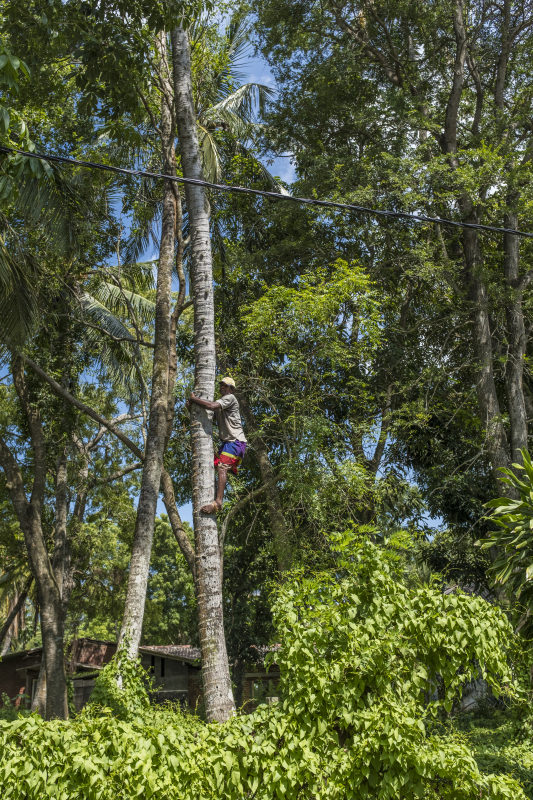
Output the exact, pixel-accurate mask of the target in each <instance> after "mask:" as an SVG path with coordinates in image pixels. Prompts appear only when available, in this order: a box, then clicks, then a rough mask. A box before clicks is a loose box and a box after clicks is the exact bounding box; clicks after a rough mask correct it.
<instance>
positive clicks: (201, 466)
mask: <svg viewBox="0 0 533 800" xmlns="http://www.w3.org/2000/svg"><path fill="white" fill-rule="evenodd" d="M171 39H172V64H173V75H174V93H175V103H176V127H177V133H178V138H179V143H180V155H181V164H182V168H183V174H184V176H185V177H186V178H193V179H195V180H203V172H202V164H201V157H200V148H199V146H198V133H197V128H196V114H195V109H194V103H193V95H192V76H191V61H190V52H189V39H188V36H187V32H186V31H185V30H184V29H183V28H174V29H173V31H172V33H171ZM185 191H186V197H187V209H188V212H189V220H190V226H191V262H192V269H191V278H192V291H193V297H194V367H195V370H194V388H195V392H196V394H197V395H198V396H199V397H203V398H205V399H207V400H212V399H213V398H214V392H215V370H216V350H215V307H214V296H213V266H212V257H211V240H210V229H209V205H208V201H207V197H206V194H205V190H204V188H203V187H201V186H194V185H192V184H186V188H185ZM212 425H213V423H212V419H210V418H209V417H208V414H207V412H206V410H205V409H203V408H201V407H199V406H197V405H196V404H195V405H194V406H193V409H192V421H191V434H192V461H193V463H192V486H193V493H192V500H193V519H194V536H195V541H196V582H197V598H198V613H199V631H200V645H201V648H202V675H203V682H204V694H205V704H206V713H207V718H208V720H209V721H216V722H224V721H225V720H226V719H227V718H228V717H229V715H230V714H231V712H232V711H233V710H234V709H235V703H234V700H233V691H232V688H231V679H230V674H229V665H228V656H227V651H226V641H225V638H224V620H223V603H222V567H221V554H220V548H219V542H218V528H217V523H216V518H215V515H208V514H203V513H202V512H201V511H200V509H201V508H202V506H204V505H206V504H207V503H210V502H211V500H212V497H213V482H214V481H213V429H212Z"/></svg>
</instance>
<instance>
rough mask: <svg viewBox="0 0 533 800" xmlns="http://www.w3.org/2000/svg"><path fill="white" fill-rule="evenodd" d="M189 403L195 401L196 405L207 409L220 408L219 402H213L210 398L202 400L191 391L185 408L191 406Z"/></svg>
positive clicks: (214, 409)
mask: <svg viewBox="0 0 533 800" xmlns="http://www.w3.org/2000/svg"><path fill="white" fill-rule="evenodd" d="M191 403H196V405H197V406H202V408H207V410H208V411H216V410H217V408H222V406H221V405H220V403H213V401H212V400H202V398H201V397H196V395H195V394H193V393H192V392H191V396H190V398H189V399H188V400H187V403H186V406H187V408H190V407H191Z"/></svg>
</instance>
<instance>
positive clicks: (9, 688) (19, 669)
mask: <svg viewBox="0 0 533 800" xmlns="http://www.w3.org/2000/svg"><path fill="white" fill-rule="evenodd" d="M40 663H41V651H40V650H38V651H37V652H35V653H31V652H30V653H25V652H21V653H8V655H6V656H4V657H3V658H2V661H0V705H3V703H2V695H3V694H6V695H7V696H8V698H9V699H10V700H13V698H15V697H16V696H17V695H22V694H27V695H28V696H29V697H30V698H31V689H32V678H33V677H35V678H36V677H37V675H38V670H39V665H40ZM32 667H33V669H31V668H32ZM28 669H29V670H30V671H29V672H27V670H28ZM17 705H18V703H17Z"/></svg>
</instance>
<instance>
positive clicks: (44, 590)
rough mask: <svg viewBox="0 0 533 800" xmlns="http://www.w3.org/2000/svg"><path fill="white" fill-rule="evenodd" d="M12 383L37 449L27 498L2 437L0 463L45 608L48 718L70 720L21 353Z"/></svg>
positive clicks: (41, 473)
mask: <svg viewBox="0 0 533 800" xmlns="http://www.w3.org/2000/svg"><path fill="white" fill-rule="evenodd" d="M13 383H14V385H15V389H16V392H17V395H18V398H19V400H20V404H21V406H22V409H23V411H24V414H25V416H26V419H27V422H28V427H29V430H30V437H31V446H32V451H33V486H32V490H31V498H30V501H29V502H28V499H27V497H26V492H25V487H24V480H23V477H22V473H21V471H20V468H19V466H18V464H17V461H16V460H15V457H14V456H13V454H12V453H11V451H10V449H9V448H8V446H7V444H6V443H5V441H4V440H3V439H2V437H0V464H1V466H2V469H3V470H4V473H5V476H6V486H7V489H8V491H9V494H10V498H11V502H12V504H13V508H14V510H15V513H16V515H17V519H18V522H19V525H20V527H21V530H22V532H23V534H24V541H25V544H26V550H27V552H28V559H29V563H30V569H31V572H32V575H33V577H34V579H35V585H36V588H37V595H38V600H39V607H40V610H41V631H42V636H43V648H44V659H43V660H44V663H45V669H46V674H47V684H48V686H47V695H46V718H47V719H52V718H53V717H60V718H61V719H67V718H68V703H67V678H66V673H65V663H64V652H63V649H64V642H63V626H62V613H61V596H60V592H59V587H58V585H57V582H56V579H55V576H54V572H53V569H52V564H51V561H50V557H49V555H48V550H47V547H46V541H45V538H44V536H43V531H42V525H41V515H42V509H43V503H44V496H45V490H46V446H45V440H44V434H43V429H42V423H41V418H40V414H39V410H38V408H37V407H36V405H35V404H33V403H32V402H31V400H30V397H29V394H28V390H27V386H26V379H25V375H24V366H23V361H22V359H21V358H20V357H17V358H16V359H15V361H14V362H13Z"/></svg>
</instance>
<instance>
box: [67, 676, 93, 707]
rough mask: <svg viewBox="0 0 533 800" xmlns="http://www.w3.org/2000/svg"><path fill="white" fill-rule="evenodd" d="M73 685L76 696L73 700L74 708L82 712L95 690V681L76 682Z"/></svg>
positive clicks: (74, 695)
mask: <svg viewBox="0 0 533 800" xmlns="http://www.w3.org/2000/svg"><path fill="white" fill-rule="evenodd" d="M72 683H73V685H74V694H73V698H72V700H73V703H74V708H75V709H76V711H81V710H82V708H83V707H84V706H85V705H87V703H88V702H89V700H90V699H91V694H92V691H93V689H94V680H93V679H87V680H74V681H72Z"/></svg>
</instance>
